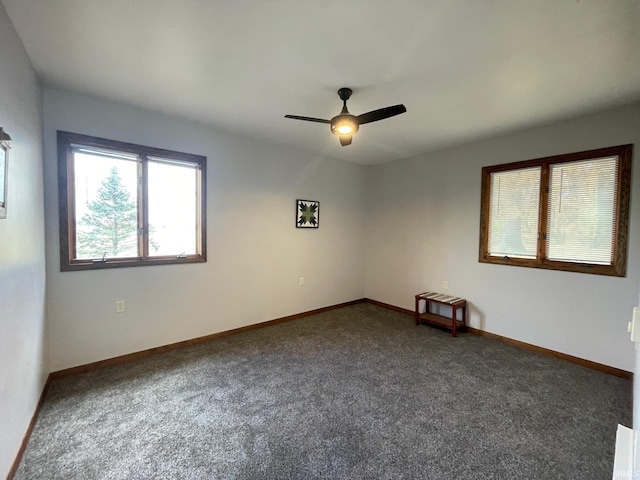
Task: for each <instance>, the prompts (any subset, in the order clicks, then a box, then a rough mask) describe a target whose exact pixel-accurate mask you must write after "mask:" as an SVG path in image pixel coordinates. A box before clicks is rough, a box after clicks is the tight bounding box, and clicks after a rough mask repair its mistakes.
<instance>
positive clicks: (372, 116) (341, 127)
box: [284, 87, 407, 147]
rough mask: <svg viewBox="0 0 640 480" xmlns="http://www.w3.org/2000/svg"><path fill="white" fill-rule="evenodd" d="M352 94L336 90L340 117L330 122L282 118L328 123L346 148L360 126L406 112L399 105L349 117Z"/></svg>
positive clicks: (310, 118) (348, 91)
mask: <svg viewBox="0 0 640 480" xmlns="http://www.w3.org/2000/svg"><path fill="white" fill-rule="evenodd" d="M352 93H353V91H352V90H351V89H350V88H347V87H344V88H341V89H340V90H338V96H339V97H340V100H342V102H343V104H342V111H341V112H340V115H336V116H335V117H333V118H332V119H331V120H325V119H323V118H314V117H301V116H299V115H285V116H284V118H293V119H294V120H305V121H307V122H316V123H328V124H330V125H331V133H333V134H334V135H337V136H338V137H339V138H340V145H342V146H343V147H346V146H347V145H351V140H352V139H353V135H355V134H356V132H357V131H358V128H360V125H364V124H365V123H371V122H377V121H378V120H384V119H385V118H389V117H394V116H396V115H400V114H401V113H404V112H406V111H407V109H406V107H405V106H404V105H402V104H400V105H393V106H391V107H385V108H380V109H378V110H372V111H371V112H367V113H363V114H362V115H357V116H356V115H351V114H350V113H349V110H347V100H349V97H351V94H352Z"/></svg>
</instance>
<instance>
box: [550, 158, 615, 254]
mask: <svg viewBox="0 0 640 480" xmlns="http://www.w3.org/2000/svg"><path fill="white" fill-rule="evenodd" d="M617 165H618V157H607V158H597V159H590V160H583V161H579V162H570V163H556V164H552V165H551V166H550V180H549V211H548V222H549V224H548V231H547V258H548V259H549V260H557V261H563V262H575V263H590V264H598V265H609V264H611V263H612V261H613V245H614V241H615V238H614V232H615V231H616V221H617V219H616V216H615V212H616V211H617V209H616V205H617V201H618V199H617V188H616V185H617V181H618V169H617Z"/></svg>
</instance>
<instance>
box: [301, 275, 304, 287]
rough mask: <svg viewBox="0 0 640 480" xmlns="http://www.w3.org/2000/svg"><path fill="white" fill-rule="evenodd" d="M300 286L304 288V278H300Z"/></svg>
mask: <svg viewBox="0 0 640 480" xmlns="http://www.w3.org/2000/svg"><path fill="white" fill-rule="evenodd" d="M300 286H301V287H304V277H300Z"/></svg>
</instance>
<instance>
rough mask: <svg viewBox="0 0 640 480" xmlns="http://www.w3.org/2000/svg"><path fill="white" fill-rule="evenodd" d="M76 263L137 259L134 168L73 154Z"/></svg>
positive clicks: (116, 161)
mask: <svg viewBox="0 0 640 480" xmlns="http://www.w3.org/2000/svg"><path fill="white" fill-rule="evenodd" d="M73 161H74V166H73V168H74V178H75V185H74V192H75V218H76V256H75V258H76V259H89V258H92V259H95V258H103V257H105V258H116V257H120V258H122V257H137V256H139V255H138V199H137V185H138V164H137V162H136V161H134V160H126V159H122V158H117V157H115V156H106V155H101V154H92V153H88V152H86V153H83V152H78V151H76V152H74V155H73Z"/></svg>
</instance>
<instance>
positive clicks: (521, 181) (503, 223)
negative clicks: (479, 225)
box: [488, 167, 541, 258]
mask: <svg viewBox="0 0 640 480" xmlns="http://www.w3.org/2000/svg"><path fill="white" fill-rule="evenodd" d="M540 170H541V169H540V167H534V168H523V169H519V170H509V171H505V172H494V173H492V174H491V199H490V211H489V248H488V253H489V255H491V256H497V257H505V256H507V257H515V258H536V251H537V239H538V205H539V197H540Z"/></svg>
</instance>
